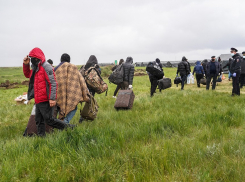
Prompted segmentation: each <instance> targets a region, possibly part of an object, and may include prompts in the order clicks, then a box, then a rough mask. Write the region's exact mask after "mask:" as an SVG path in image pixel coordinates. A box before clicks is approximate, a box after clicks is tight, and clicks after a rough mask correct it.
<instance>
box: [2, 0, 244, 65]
mask: <svg viewBox="0 0 245 182" xmlns="http://www.w3.org/2000/svg"><path fill="white" fill-rule="evenodd" d="M244 5H245V1H242V0H234V1H232V2H231V1H228V0H213V1H211V0H202V1H194V0H185V1H183V0H172V1H166V0H152V1H142V0H141V1H140V0H134V1H128V0H124V1H112V0H105V1H99V0H91V1H78V0H74V1H73V0H71V1H64V0H63V1H54V0H53V1H47V0H43V1H40V2H36V1H13V0H9V1H3V0H1V1H0V25H1V29H0V38H1V39H0V40H1V41H0V45H1V46H0V53H1V58H2V60H1V62H0V66H21V65H22V59H23V57H24V56H25V55H26V54H28V53H29V51H30V50H31V49H32V48H34V47H40V48H41V49H42V50H43V52H44V54H45V55H46V58H47V59H49V58H51V59H53V61H54V63H55V64H58V63H59V61H60V56H61V54H62V53H65V52H66V53H68V54H70V56H71V61H72V62H73V63H74V64H84V63H85V61H87V59H88V57H89V56H90V55H91V54H94V55H96V56H97V58H98V60H99V62H113V61H114V60H115V59H120V58H124V59H125V58H126V57H127V56H132V57H133V58H134V61H139V62H142V61H150V60H154V59H155V58H156V57H159V58H160V59H161V60H180V59H181V57H182V56H183V55H185V56H186V57H188V58H189V59H190V60H191V59H204V58H209V57H210V56H211V55H219V54H221V53H229V48H230V47H232V46H234V47H237V48H238V49H239V51H240V52H241V51H243V50H245V46H244V44H243V43H244V42H245V35H244V33H243V32H244V29H245V27H244V26H245V25H243V24H242V21H243V19H242V18H243V17H245V16H244V15H245V11H244V10H243V7H244Z"/></svg>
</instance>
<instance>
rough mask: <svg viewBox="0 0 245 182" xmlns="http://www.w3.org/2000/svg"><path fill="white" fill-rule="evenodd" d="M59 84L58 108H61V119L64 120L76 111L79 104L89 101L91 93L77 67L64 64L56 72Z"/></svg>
mask: <svg viewBox="0 0 245 182" xmlns="http://www.w3.org/2000/svg"><path fill="white" fill-rule="evenodd" d="M55 75H56V80H57V82H58V90H57V106H58V107H59V108H60V113H59V118H64V117H65V116H66V115H67V114H68V113H69V112H71V111H72V110H74V109H75V108H76V106H77V105H78V104H79V102H88V101H89V97H88V94H89V91H88V88H87V85H86V83H85V80H84V78H83V76H82V75H81V73H80V72H79V71H78V69H77V67H76V66H75V65H73V64H70V63H63V64H62V65H61V66H60V67H59V68H58V69H57V70H56V71H55Z"/></svg>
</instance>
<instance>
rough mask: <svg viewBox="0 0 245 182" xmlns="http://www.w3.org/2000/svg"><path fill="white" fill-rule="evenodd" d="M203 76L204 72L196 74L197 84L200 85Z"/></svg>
mask: <svg viewBox="0 0 245 182" xmlns="http://www.w3.org/2000/svg"><path fill="white" fill-rule="evenodd" d="M202 78H203V74H196V79H197V86H198V87H200V80H201V79H202Z"/></svg>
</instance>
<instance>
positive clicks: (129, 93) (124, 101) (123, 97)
mask: <svg viewBox="0 0 245 182" xmlns="http://www.w3.org/2000/svg"><path fill="white" fill-rule="evenodd" d="M134 98H135V95H134V92H133V90H120V91H119V93H118V96H117V100H116V102H115V105H114V108H115V109H117V110H119V109H132V107H133V103H134Z"/></svg>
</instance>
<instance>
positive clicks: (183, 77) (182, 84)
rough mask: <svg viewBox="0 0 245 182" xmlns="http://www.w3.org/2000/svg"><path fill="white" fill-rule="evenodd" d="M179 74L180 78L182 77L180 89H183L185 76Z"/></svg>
mask: <svg viewBox="0 0 245 182" xmlns="http://www.w3.org/2000/svg"><path fill="white" fill-rule="evenodd" d="M180 76H181V79H182V82H181V90H184V86H185V81H186V78H187V76H186V75H180Z"/></svg>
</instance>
